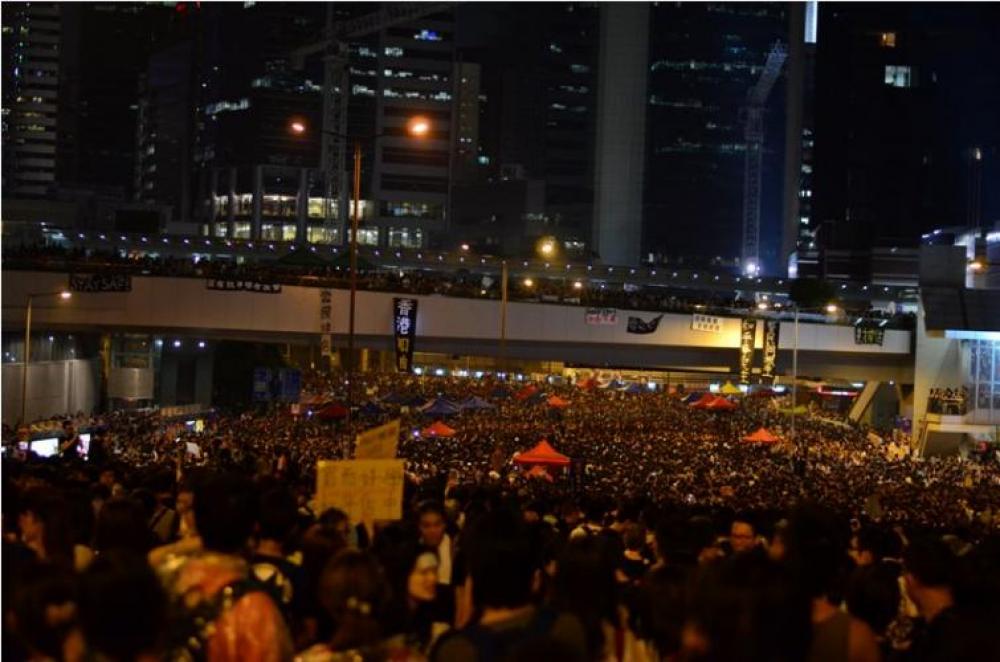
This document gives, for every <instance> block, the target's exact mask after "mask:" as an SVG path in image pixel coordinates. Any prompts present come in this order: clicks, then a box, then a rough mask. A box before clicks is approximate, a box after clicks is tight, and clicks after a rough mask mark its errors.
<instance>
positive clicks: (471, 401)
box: [458, 395, 496, 409]
mask: <svg viewBox="0 0 1000 662" xmlns="http://www.w3.org/2000/svg"><path fill="white" fill-rule="evenodd" d="M458 404H459V406H460V407H461V408H462V409H496V405H494V404H493V403H492V402H489V401H487V400H484V399H482V398H480V397H479V396H478V395H470V396H469V397H467V398H466V399H465V400H462V401H461V402H460V403H458Z"/></svg>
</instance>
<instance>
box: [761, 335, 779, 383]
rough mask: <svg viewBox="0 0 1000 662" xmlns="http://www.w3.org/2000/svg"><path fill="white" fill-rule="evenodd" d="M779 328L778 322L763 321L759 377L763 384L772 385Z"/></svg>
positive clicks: (776, 358) (776, 359)
mask: <svg viewBox="0 0 1000 662" xmlns="http://www.w3.org/2000/svg"><path fill="white" fill-rule="evenodd" d="M780 331H781V326H780V323H779V322H778V320H764V364H763V365H762V366H761V371H760V376H761V380H762V381H763V382H764V383H765V384H773V383H774V366H775V363H777V361H778V333H779V332H780Z"/></svg>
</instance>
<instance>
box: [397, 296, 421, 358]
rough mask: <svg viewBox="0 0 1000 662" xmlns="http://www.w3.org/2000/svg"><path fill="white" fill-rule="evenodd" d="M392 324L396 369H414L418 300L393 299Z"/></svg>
mask: <svg viewBox="0 0 1000 662" xmlns="http://www.w3.org/2000/svg"><path fill="white" fill-rule="evenodd" d="M392 326H393V333H394V334H395V337H396V370H398V371H399V372H411V371H412V370H413V338H414V336H416V334H417V300H416V299H393V300H392Z"/></svg>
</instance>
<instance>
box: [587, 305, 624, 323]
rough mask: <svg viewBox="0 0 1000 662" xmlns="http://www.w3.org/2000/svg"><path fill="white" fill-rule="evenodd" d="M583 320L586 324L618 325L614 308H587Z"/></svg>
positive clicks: (616, 312)
mask: <svg viewBox="0 0 1000 662" xmlns="http://www.w3.org/2000/svg"><path fill="white" fill-rule="evenodd" d="M585 319H586V321H587V324H600V325H606V326H614V325H615V324H618V311H617V310H615V309H614V308H588V309H587V312H586V316H585Z"/></svg>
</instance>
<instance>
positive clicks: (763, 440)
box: [743, 428, 781, 444]
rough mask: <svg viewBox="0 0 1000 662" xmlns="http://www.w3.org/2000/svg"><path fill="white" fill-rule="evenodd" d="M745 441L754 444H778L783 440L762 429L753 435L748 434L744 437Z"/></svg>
mask: <svg viewBox="0 0 1000 662" xmlns="http://www.w3.org/2000/svg"><path fill="white" fill-rule="evenodd" d="M743 441H747V442H750V443H752V444H776V443H778V442H779V441H781V440H780V439H778V438H777V437H775V436H774V435H773V434H771V433H770V432H768V431H767V430H765V429H764V428H760V429H758V430H757V431H756V432H754V433H753V434H748V435H747V436H745V437H743Z"/></svg>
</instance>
